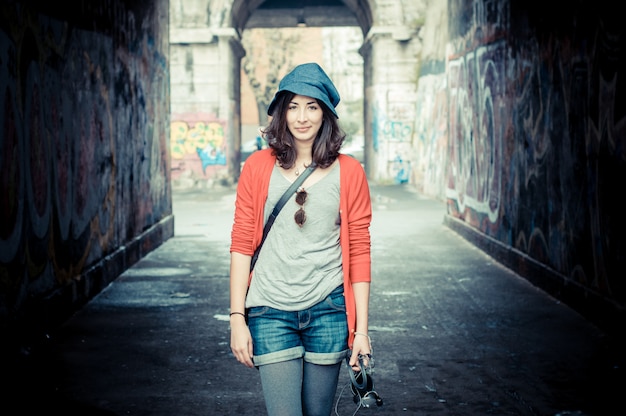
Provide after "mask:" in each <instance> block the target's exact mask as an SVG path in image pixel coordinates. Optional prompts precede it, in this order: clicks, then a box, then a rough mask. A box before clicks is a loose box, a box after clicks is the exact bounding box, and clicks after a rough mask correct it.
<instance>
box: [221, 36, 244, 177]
mask: <svg viewBox="0 0 626 416" xmlns="http://www.w3.org/2000/svg"><path fill="white" fill-rule="evenodd" d="M216 35H217V38H218V47H219V59H220V62H221V63H222V65H221V67H220V71H221V73H220V74H219V79H220V80H221V82H220V83H218V85H217V87H218V96H219V97H220V100H219V102H220V117H221V118H222V119H223V120H226V131H225V134H226V145H227V153H226V155H227V159H226V160H227V163H226V166H227V169H228V178H229V179H231V180H232V181H233V183H234V182H236V181H237V180H238V179H239V172H240V167H241V152H240V150H241V59H242V58H243V57H244V56H245V54H246V52H245V50H244V48H243V46H242V45H241V41H240V39H239V35H238V34H237V32H236V31H235V29H234V28H221V29H218V30H217V31H216Z"/></svg>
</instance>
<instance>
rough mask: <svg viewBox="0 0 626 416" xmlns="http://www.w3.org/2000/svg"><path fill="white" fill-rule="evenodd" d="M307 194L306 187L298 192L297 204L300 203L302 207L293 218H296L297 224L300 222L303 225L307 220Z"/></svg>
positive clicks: (300, 225) (299, 224)
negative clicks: (305, 208) (305, 204)
mask: <svg viewBox="0 0 626 416" xmlns="http://www.w3.org/2000/svg"><path fill="white" fill-rule="evenodd" d="M307 195H308V194H307V193H306V191H305V190H304V188H300V189H298V191H297V192H296V204H298V205H300V208H299V209H298V210H297V211H296V213H295V214H294V216H293V219H294V220H296V224H298V226H299V227H302V226H303V225H304V222H305V221H306V213H305V212H304V203H305V202H306V197H307Z"/></svg>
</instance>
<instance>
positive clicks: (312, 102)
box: [290, 99, 317, 105]
mask: <svg viewBox="0 0 626 416" xmlns="http://www.w3.org/2000/svg"><path fill="white" fill-rule="evenodd" d="M290 104H298V103H297V102H296V101H291V102H290ZM309 104H317V100H316V99H313V100H311V101H308V102H307V103H306V105H309Z"/></svg>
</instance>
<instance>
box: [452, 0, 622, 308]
mask: <svg viewBox="0 0 626 416" xmlns="http://www.w3.org/2000/svg"><path fill="white" fill-rule="evenodd" d="M468 4H473V5H474V6H472V7H469V6H467V5H468ZM482 4H483V2H481V1H456V2H452V3H451V5H452V6H453V7H452V9H451V14H450V16H451V19H452V21H451V25H450V27H456V28H466V29H467V32H463V33H461V32H459V33H456V34H454V35H453V38H452V39H451V40H450V44H451V45H453V51H452V53H451V54H450V58H449V61H448V71H447V82H448V99H449V124H448V126H449V129H448V134H449V144H448V149H449V150H448V157H449V163H448V173H447V193H446V195H447V198H448V207H449V210H450V211H449V212H450V214H452V215H454V216H456V217H458V218H460V219H463V220H464V221H465V222H466V223H468V224H470V225H471V226H473V227H475V228H476V229H478V230H479V231H481V232H483V233H485V234H486V235H488V236H491V237H493V238H495V239H497V240H498V241H500V242H502V243H503V244H505V245H506V246H508V247H511V248H513V249H515V250H519V252H521V253H523V254H524V255H525V256H529V257H530V258H532V259H534V260H535V261H537V262H539V263H540V264H542V265H544V266H546V267H548V268H550V269H552V270H555V271H557V272H558V273H560V274H562V275H563V276H566V278H567V279H568V280H570V281H571V282H573V283H575V284H577V285H581V286H582V287H584V288H585V291H587V292H588V293H595V294H599V296H602V297H608V298H610V299H611V300H612V301H617V302H622V303H623V302H624V301H626V283H625V282H624V279H623V278H622V276H621V270H623V269H624V267H626V256H624V246H623V245H622V244H620V243H619V242H620V241H621V240H622V239H623V233H624V232H625V231H626V220H624V219H623V215H621V213H619V209H618V207H619V206H620V205H621V203H620V201H619V195H620V193H619V192H615V189H618V188H619V184H618V183H619V180H618V179H617V178H618V177H620V175H621V174H623V172H624V170H625V168H626V162H625V160H626V158H625V157H624V154H625V153H626V152H624V150H623V149H624V148H626V147H625V146H624V139H623V138H624V137H626V134H624V126H626V122H625V121H626V110H625V109H624V106H621V105H620V104H619V99H618V94H617V84H616V79H618V74H617V71H618V67H617V66H614V65H613V64H611V62H617V61H619V58H618V56H623V52H624V50H623V48H624V44H623V40H622V42H621V44H620V43H619V40H620V39H623V38H620V36H619V35H617V34H618V33H619V32H620V30H621V28H620V27H619V25H611V24H609V22H608V21H606V22H599V21H595V20H593V18H592V17H590V16H587V15H584V14H581V15H580V16H578V18H579V19H580V21H581V22H582V21H584V22H586V23H585V24H582V23H581V24H579V25H575V24H574V23H573V22H575V21H577V20H576V19H572V20H571V21H570V20H568V21H565V20H564V21H561V22H560V24H561V25H562V27H561V31H560V33H558V35H557V34H555V33H554V31H553V27H552V26H550V27H542V26H540V25H537V26H532V23H531V22H539V21H541V19H539V18H537V19H536V20H535V19H534V18H535V17H537V16H540V15H541V14H542V13H543V9H541V8H538V7H536V8H532V6H526V7H530V8H528V9H525V10H522V9H524V6H522V5H521V4H517V5H516V7H518V8H519V10H516V13H517V14H518V17H519V15H520V13H525V14H526V16H527V17H528V20H524V21H525V22H526V23H525V25H522V26H519V27H516V28H515V30H516V33H511V31H512V30H513V29H512V28H511V27H510V26H509V25H510V18H509V14H510V13H511V11H510V10H509V7H510V5H509V2H508V1H503V2H499V3H498V8H497V9H496V10H487V9H484V8H483V7H481V5H482ZM467 10H472V11H473V14H469V15H468V14H466V13H464V12H465V11H467ZM586 19H591V20H589V21H587V20H586ZM587 23H589V24H587ZM518 32H519V33H518ZM529 34H533V36H530V35H529ZM474 35H476V36H475V37H474ZM510 39H516V43H515V48H512V46H511V44H510ZM522 39H523V40H522ZM620 54H621V55H620ZM622 75H623V74H622Z"/></svg>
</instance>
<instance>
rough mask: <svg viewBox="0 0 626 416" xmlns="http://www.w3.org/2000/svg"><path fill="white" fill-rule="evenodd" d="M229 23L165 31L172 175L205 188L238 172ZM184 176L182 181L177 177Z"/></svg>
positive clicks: (237, 48)
mask: <svg viewBox="0 0 626 416" xmlns="http://www.w3.org/2000/svg"><path fill="white" fill-rule="evenodd" d="M244 54H245V52H244V49H243V47H242V46H241V42H240V39H239V35H238V33H237V31H236V30H235V29H233V28H229V27H226V28H175V29H172V30H171V32H170V55H171V77H170V79H171V83H170V85H171V112H172V118H171V121H172V129H171V130H172V137H171V141H172V146H173V149H172V169H173V170H172V180H173V182H174V183H175V186H176V184H177V183H178V185H179V186H200V187H204V186H206V187H211V186H212V185H214V184H216V183H217V184H219V183H223V184H228V183H234V182H235V181H236V180H237V179H238V177H239V169H240V163H239V151H238V150H239V147H240V142H241V122H240V118H241V117H240V92H239V91H240V62H241V58H242V57H243V56H244ZM185 181H188V182H190V183H187V184H186V185H182V183H183V182H185Z"/></svg>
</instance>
